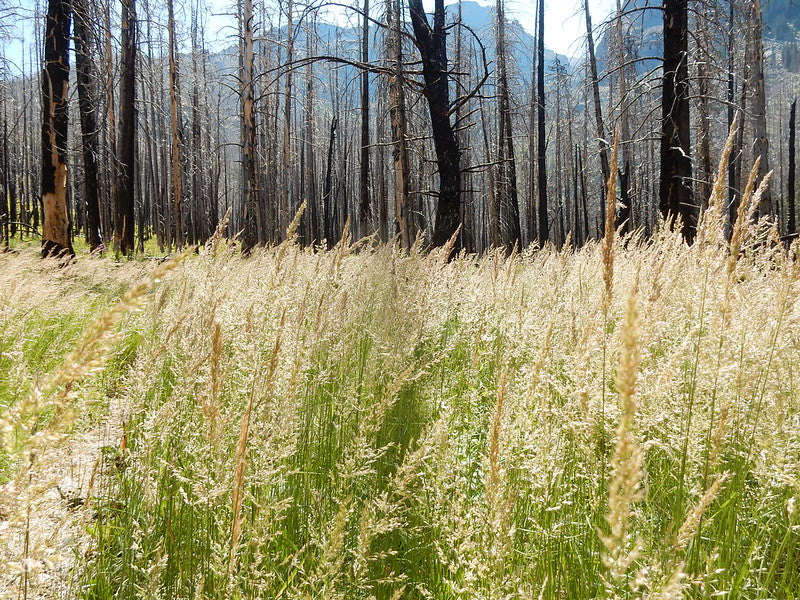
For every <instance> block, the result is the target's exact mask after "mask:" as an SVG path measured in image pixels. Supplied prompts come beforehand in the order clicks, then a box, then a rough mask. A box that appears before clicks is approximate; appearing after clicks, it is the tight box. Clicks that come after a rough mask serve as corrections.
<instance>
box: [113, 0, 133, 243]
mask: <svg viewBox="0 0 800 600" xmlns="http://www.w3.org/2000/svg"><path fill="white" fill-rule="evenodd" d="M121 44H122V56H121V58H120V93H119V137H118V142H119V150H118V153H117V159H118V162H119V169H120V173H119V179H118V180H117V189H116V199H115V211H114V212H115V227H114V229H115V232H114V242H115V247H116V249H117V251H118V252H120V253H122V254H131V253H133V250H134V213H133V205H134V194H135V181H136V180H135V175H136V0H122V38H121Z"/></svg>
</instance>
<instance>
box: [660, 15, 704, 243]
mask: <svg viewBox="0 0 800 600" xmlns="http://www.w3.org/2000/svg"><path fill="white" fill-rule="evenodd" d="M663 9H664V66H663V69H664V71H663V76H662V91H661V93H662V96H661V117H662V118H661V177H660V189H659V209H660V211H661V214H662V216H663V217H664V218H665V219H671V218H675V217H680V218H681V221H682V230H681V232H682V234H683V238H684V239H685V240H686V242H687V243H690V244H691V243H692V242H693V241H694V236H695V229H696V222H697V211H696V209H695V205H694V200H693V197H692V183H691V180H692V161H691V157H690V151H691V150H690V144H689V68H688V57H689V44H688V42H689V3H688V0H664V6H663Z"/></svg>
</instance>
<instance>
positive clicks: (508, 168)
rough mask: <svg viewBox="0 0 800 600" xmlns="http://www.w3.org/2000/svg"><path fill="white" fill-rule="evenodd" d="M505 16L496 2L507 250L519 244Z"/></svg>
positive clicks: (499, 158)
mask: <svg viewBox="0 0 800 600" xmlns="http://www.w3.org/2000/svg"><path fill="white" fill-rule="evenodd" d="M505 29H506V15H505V6H504V2H503V0H497V40H496V42H497V86H498V96H499V105H498V115H497V116H498V133H499V138H500V139H499V142H498V145H497V163H498V170H499V176H500V177H499V179H500V182H499V183H500V185H499V188H498V191H499V192H500V202H499V205H500V206H499V208H500V222H501V230H502V232H503V237H502V243H503V245H504V246H505V247H506V248H508V249H509V250H510V249H512V248H513V247H514V246H515V245H517V246H519V244H520V243H521V237H520V221H519V197H518V194H517V163H516V159H515V157H514V136H513V132H512V127H511V93H510V91H509V86H508V67H507V64H506V62H507V61H506V51H507V48H506V35H505Z"/></svg>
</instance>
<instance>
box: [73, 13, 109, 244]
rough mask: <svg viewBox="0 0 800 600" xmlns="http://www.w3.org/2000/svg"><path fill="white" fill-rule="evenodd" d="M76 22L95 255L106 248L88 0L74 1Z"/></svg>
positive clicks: (88, 222)
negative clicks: (104, 244)
mask: <svg viewBox="0 0 800 600" xmlns="http://www.w3.org/2000/svg"><path fill="white" fill-rule="evenodd" d="M72 7H73V14H74V19H75V69H76V71H77V84H78V107H79V110H80V116H81V145H82V151H83V177H84V179H83V193H84V203H85V207H86V239H87V241H88V242H89V248H90V249H91V251H92V252H96V251H99V250H101V249H102V248H103V235H102V231H101V228H100V177H99V169H98V165H97V157H98V156H99V152H100V149H99V142H98V139H99V138H98V136H99V130H98V128H97V108H98V102H97V93H96V90H95V81H96V73H95V68H94V61H93V59H92V47H93V43H92V30H91V26H90V23H91V21H90V17H89V13H88V8H89V7H88V6H87V3H86V0H73V1H72Z"/></svg>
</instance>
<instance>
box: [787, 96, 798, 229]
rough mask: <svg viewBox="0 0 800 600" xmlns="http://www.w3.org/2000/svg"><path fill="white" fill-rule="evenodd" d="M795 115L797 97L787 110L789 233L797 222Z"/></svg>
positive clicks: (795, 226) (795, 227)
mask: <svg viewBox="0 0 800 600" xmlns="http://www.w3.org/2000/svg"><path fill="white" fill-rule="evenodd" d="M796 116H797V99H795V100H793V101H792V108H791V110H790V111H789V177H788V180H789V190H788V191H789V197H788V198H787V200H788V203H787V212H788V213H789V215H788V217H789V219H788V223H787V232H786V233H788V234H789V235H793V234H795V233H797V222H796V216H795V189H794V185H795V179H794V176H795V170H796V168H797V167H796V166H795V135H796V119H795V118H796Z"/></svg>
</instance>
